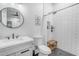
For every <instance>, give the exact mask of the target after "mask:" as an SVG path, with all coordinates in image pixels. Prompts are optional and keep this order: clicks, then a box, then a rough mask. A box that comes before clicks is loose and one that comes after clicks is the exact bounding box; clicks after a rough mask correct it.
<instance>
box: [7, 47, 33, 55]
mask: <svg viewBox="0 0 79 59" xmlns="http://www.w3.org/2000/svg"><path fill="white" fill-rule="evenodd" d="M32 53H33V49H32V47H30V48H28V49H27V48H25V49H22V50H20V51H16V52H14V53H12V54H9V55H7V56H31V55H32Z"/></svg>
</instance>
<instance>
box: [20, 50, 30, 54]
mask: <svg viewBox="0 0 79 59" xmlns="http://www.w3.org/2000/svg"><path fill="white" fill-rule="evenodd" d="M28 51H29V50H25V51H22V52H21V54H23V53H25V52H28Z"/></svg>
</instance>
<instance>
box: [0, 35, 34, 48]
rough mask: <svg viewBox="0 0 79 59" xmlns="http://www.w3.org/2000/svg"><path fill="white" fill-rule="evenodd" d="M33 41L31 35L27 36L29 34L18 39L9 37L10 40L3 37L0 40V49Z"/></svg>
mask: <svg viewBox="0 0 79 59" xmlns="http://www.w3.org/2000/svg"><path fill="white" fill-rule="evenodd" d="M31 41H33V39H32V38H30V37H27V36H22V37H19V38H17V39H9V40H8V39H1V40H0V49H1V48H5V47H9V46H12V45H17V44H21V43H27V42H31Z"/></svg>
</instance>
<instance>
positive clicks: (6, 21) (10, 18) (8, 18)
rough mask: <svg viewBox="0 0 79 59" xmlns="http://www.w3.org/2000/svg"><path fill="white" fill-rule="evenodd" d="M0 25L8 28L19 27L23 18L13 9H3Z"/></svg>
mask: <svg viewBox="0 0 79 59" xmlns="http://www.w3.org/2000/svg"><path fill="white" fill-rule="evenodd" d="M0 13H1V23H2V24H3V25H5V26H6V27H8V28H17V27H20V26H21V25H22V24H23V22H24V18H23V15H22V14H21V13H20V12H19V11H18V10H17V9H15V8H10V7H7V8H4V9H2V10H1V12H0Z"/></svg>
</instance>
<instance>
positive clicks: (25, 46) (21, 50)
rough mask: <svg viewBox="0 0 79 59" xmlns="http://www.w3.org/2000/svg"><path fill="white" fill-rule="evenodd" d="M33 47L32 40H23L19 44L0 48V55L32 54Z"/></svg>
mask: <svg viewBox="0 0 79 59" xmlns="http://www.w3.org/2000/svg"><path fill="white" fill-rule="evenodd" d="M33 49H34V45H33V41H28V42H27V41H24V42H22V43H19V44H15V45H11V46H7V47H5V48H0V56H32V54H33Z"/></svg>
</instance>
